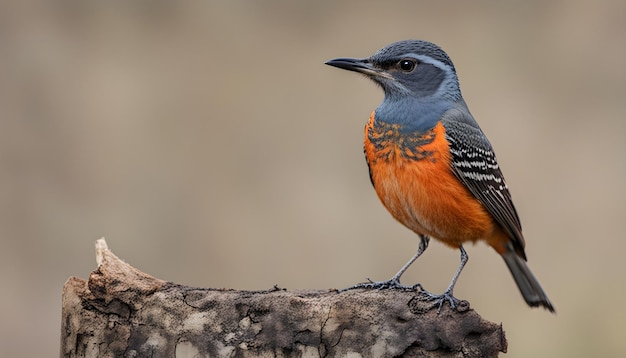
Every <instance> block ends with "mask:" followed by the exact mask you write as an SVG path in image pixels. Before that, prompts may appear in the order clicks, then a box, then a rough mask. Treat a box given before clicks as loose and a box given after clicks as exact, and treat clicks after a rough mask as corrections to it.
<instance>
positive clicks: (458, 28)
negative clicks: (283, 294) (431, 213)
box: [0, 0, 626, 357]
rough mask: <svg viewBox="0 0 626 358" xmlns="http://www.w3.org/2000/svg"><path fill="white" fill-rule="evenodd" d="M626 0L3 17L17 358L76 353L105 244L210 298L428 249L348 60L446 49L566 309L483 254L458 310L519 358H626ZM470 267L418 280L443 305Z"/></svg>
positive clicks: (3, 226)
mask: <svg viewBox="0 0 626 358" xmlns="http://www.w3.org/2000/svg"><path fill="white" fill-rule="evenodd" d="M625 18H626V2H624V1H593V2H590V1H584V0H561V1H546V2H542V1H502V2H491V1H472V2H465V1H432V2H422V1H419V2H418V1H397V2H380V1H379V2H372V3H364V2H362V1H346V2H332V1H316V2H305V1H263V2H255V1H248V2H242V1H223V2H199V1H195V2H173V1H112V2H106V1H60V2H53V1H47V2H44V1H42V2H34V1H19V0H12V1H11V0H8V1H3V2H2V3H0V240H1V242H0V243H1V247H0V280H1V282H2V294H0V356H2V357H17V356H20V357H43V356H54V355H57V354H58V349H59V337H60V325H61V322H60V316H61V312H60V307H61V290H62V287H63V284H64V282H65V281H66V280H67V278H68V277H70V276H80V277H83V278H86V277H88V275H89V273H90V271H92V270H93V269H95V258H94V241H95V240H96V239H98V238H100V237H102V236H104V237H106V239H107V242H108V244H109V247H110V248H111V249H112V250H113V251H114V252H115V253H116V254H117V255H118V256H120V257H122V258H123V259H125V260H126V261H128V262H130V263H131V264H133V265H134V266H136V267H138V268H139V269H141V270H143V271H145V272H148V273H150V274H152V275H154V276H156V277H159V278H162V279H165V280H170V281H175V282H178V283H183V284H188V285H194V286H201V287H229V288H235V289H264V288H269V287H271V286H273V285H274V284H278V285H280V286H281V287H286V288H288V289H303V288H317V289H325V288H337V287H339V288H340V287H346V286H349V285H351V284H354V283H356V282H360V281H363V280H364V279H365V277H371V278H372V279H377V280H382V279H386V278H388V277H390V276H391V275H393V274H394V273H395V272H396V271H397V269H398V268H399V267H400V266H401V265H403V264H404V263H405V261H406V260H407V259H408V258H409V257H410V256H412V255H413V253H414V252H415V250H416V248H417V243H418V240H417V238H416V237H415V235H414V234H412V233H411V232H410V231H408V230H407V229H405V228H404V227H402V226H401V225H399V224H397V223H396V222H394V220H393V219H392V218H391V217H390V215H389V214H388V213H387V212H386V211H385V209H384V208H383V207H382V205H381V204H380V203H379V202H378V199H377V198H376V195H375V194H374V191H373V190H372V188H371V186H370V183H369V179H368V175H367V167H366V164H365V161H364V159H363V153H362V135H363V134H362V130H363V126H364V124H365V122H366V120H367V118H368V116H369V114H370V112H371V111H372V110H373V109H374V108H375V107H376V106H377V105H378V103H379V102H380V101H381V99H382V93H381V92H380V90H379V89H378V88H377V87H376V86H375V85H374V84H373V83H370V82H369V81H367V80H366V79H364V78H361V77H359V76H357V75H355V74H353V73H349V72H346V71H340V70H338V69H336V68H331V67H328V66H325V65H324V64H323V63H324V61H326V60H328V59H331V58H334V57H345V56H354V57H366V56H368V55H370V54H371V53H373V52H374V51H375V50H377V49H378V48H380V47H382V46H384V45H386V44H388V43H390V42H393V41H397V40H401V39H407V38H421V39H427V40H430V41H433V42H436V43H438V44H440V45H441V46H442V47H443V48H444V49H445V50H446V51H447V52H448V53H449V54H450V56H451V57H452V59H453V61H454V62H455V64H456V67H457V71H458V73H459V76H460V81H461V87H462V90H463V93H464V96H465V99H466V101H467V102H468V104H469V106H470V109H471V110H472V113H473V114H474V116H475V117H476V118H477V120H478V121H479V123H480V124H481V126H482V128H483V130H484V131H485V132H486V133H487V135H488V136H489V138H490V139H491V141H492V144H493V145H494V147H495V149H496V151H497V154H498V157H499V160H500V163H501V166H502V167H503V170H504V173H505V174H506V176H507V180H508V183H509V186H510V187H511V190H512V193H513V196H514V199H515V202H516V204H517V207H518V211H519V213H520V215H521V218H522V222H523V225H524V232H525V234H526V238H527V254H528V257H529V264H530V266H531V268H532V269H533V270H534V272H535V274H536V275H537V276H538V277H539V278H540V281H541V282H542V284H543V285H544V288H545V289H546V291H547V292H548V293H549V295H550V297H551V299H552V301H553V302H554V304H555V307H556V309H557V315H556V316H554V315H551V314H549V313H548V312H547V311H543V310H538V309H534V310H533V309H530V308H528V307H527V306H526V305H525V303H524V302H523V300H522V298H521V296H520V295H519V293H518V291H517V288H516V287H515V285H514V283H513V280H512V279H511V277H510V276H509V273H508V271H507V269H506V268H505V265H504V263H503V262H502V261H501V259H500V258H499V257H498V256H497V255H496V254H495V253H494V252H493V251H492V250H491V249H489V248H488V247H487V246H485V245H484V244H478V245H476V246H470V247H468V253H469V255H470V261H469V264H468V265H467V267H466V269H465V271H464V272H463V275H462V276H461V279H460V281H459V284H458V285H457V289H456V291H455V293H456V294H457V296H458V297H460V298H463V299H467V300H469V301H470V302H471V305H472V307H473V308H474V309H476V310H477V311H478V312H479V313H480V314H482V315H483V317H485V318H486V319H489V320H491V321H495V322H502V324H503V326H504V329H505V330H506V333H507V338H508V341H509V353H508V354H507V356H509V357H590V356H598V357H600V356H602V357H617V356H626V346H625V345H624V343H623V341H624V339H623V336H624V332H626V307H625V306H624V302H625V294H626V278H625V274H626V260H625V258H624V257H625V255H626V254H625V252H626V237H625V235H624V230H623V224H624V220H625V219H624V214H626V190H625V183H626V160H625V154H626V136H625V135H626V120H625V115H626V66H625V65H626V41H625V38H626V21H624V19H625ZM457 262H458V252H455V251H453V250H449V249H447V248H446V247H444V246H443V245H441V244H438V243H432V244H431V246H430V248H429V250H428V251H427V253H426V254H425V255H424V256H423V257H422V258H421V259H420V260H419V261H418V262H417V263H416V264H415V265H414V266H413V267H412V268H411V270H410V271H409V272H407V273H406V275H405V276H404V277H403V281H404V282H405V283H407V284H408V283H414V282H418V281H419V282H422V284H423V285H424V286H425V287H426V288H427V289H429V290H431V291H435V292H438V291H442V290H443V289H444V288H445V287H446V286H447V284H448V282H449V279H450V277H451V275H452V273H453V272H454V270H455V269H456V265H457Z"/></svg>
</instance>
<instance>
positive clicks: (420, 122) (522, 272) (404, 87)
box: [326, 40, 554, 312]
mask: <svg viewBox="0 0 626 358" xmlns="http://www.w3.org/2000/svg"><path fill="white" fill-rule="evenodd" d="M326 64H327V65H330V66H334V67H338V68H341V69H345V70H349V71H355V72H359V73H361V74H364V75H366V76H367V77H369V78H370V79H372V80H373V81H374V82H376V83H377V84H378V85H380V87H381V88H382V89H383V91H384V93H385V98H384V100H383V102H382V103H381V104H380V105H379V106H378V108H376V110H374V111H373V112H372V114H371V116H370V119H369V121H368V123H367V124H366V126H365V145H364V152H365V157H366V159H367V164H368V167H369V175H370V180H371V182H372V184H373V186H374V189H375V190H376V194H377V195H378V197H379V199H380V200H381V202H382V203H383V205H384V206H385V207H386V208H387V210H388V211H389V212H390V213H391V215H392V216H393V217H394V218H395V219H396V220H398V221H399V222H400V223H402V224H403V225H404V226H406V227H407V228H409V229H410V230H412V231H413V232H415V233H416V234H417V235H418V236H419V237H420V244H419V248H418V250H417V253H416V254H415V255H414V256H413V257H412V258H411V259H410V260H409V261H408V262H407V263H406V264H405V265H404V266H403V267H402V268H401V269H400V271H398V273H397V274H396V275H395V276H393V277H392V278H391V279H390V280H388V281H383V282H373V281H370V282H366V283H362V284H358V285H356V286H353V287H351V289H352V288H378V289H387V288H390V289H415V288H416V287H418V286H419V287H420V288H421V285H419V284H417V285H415V286H404V285H402V284H400V276H402V274H403V273H404V272H405V271H406V270H407V269H408V268H409V266H410V265H411V264H412V263H413V262H414V261H415V260H416V259H417V258H418V257H419V256H420V255H421V254H422V253H423V252H424V251H425V250H426V248H427V247H428V243H429V241H430V238H431V237H432V238H434V239H436V240H439V241H441V242H443V243H444V244H446V245H448V246H450V247H452V248H457V249H459V250H460V251H461V261H460V264H459V266H458V269H457V271H456V272H455V274H454V276H453V277H452V281H451V282H450V285H449V286H448V288H447V289H446V290H445V292H444V293H442V294H439V295H438V294H432V293H429V292H427V291H425V290H422V293H423V294H425V295H427V299H429V300H433V301H435V302H436V303H437V304H438V305H439V308H438V310H441V306H442V305H443V303H444V302H446V301H448V302H449V303H450V305H451V307H453V308H455V307H456V306H457V305H458V304H459V303H460V300H458V299H457V298H455V297H454V296H453V290H454V285H455V283H456V281H457V279H458V278H459V275H460V274H461V271H462V270H463V267H464V266H465V263H466V262H467V260H468V256H467V253H466V252H465V249H464V248H463V244H464V243H466V242H476V241H479V240H483V241H484V242H486V243H487V244H488V245H489V246H491V247H492V248H493V249H494V250H495V251H496V252H497V253H498V254H500V255H501V256H502V258H503V259H504V262H505V263H506V265H507V266H508V268H509V270H510V271H511V274H512V275H513V279H514V280H515V283H516V284H517V286H518V287H519V290H520V292H521V294H522V296H523V297H524V300H525V301H526V303H528V305H529V306H531V307H536V306H542V307H544V308H546V309H548V310H549V311H551V312H554V307H553V306H552V303H550V300H549V299H548V296H547V295H546V293H545V292H544V291H543V289H542V288H541V285H540V284H539V282H538V281H537V279H536V278H535V276H534V275H533V274H532V272H531V271H530V269H529V268H528V266H527V265H526V253H525V252H524V247H525V241H524V236H523V235H522V227H521V224H520V220H519V217H518V214H517V211H516V210H515V206H514V205H513V201H512V199H511V194H510V193H509V189H508V187H507V184H506V182H505V180H504V176H503V175H502V171H501V170H500V167H499V166H498V162H497V160H496V156H495V153H494V151H493V148H492V146H491V144H490V143H489V140H488V139H487V137H486V136H485V134H484V133H483V132H482V130H481V129H480V127H479V126H478V123H476V121H475V120H474V117H472V115H471V113H470V111H469V109H468V107H467V105H466V104H465V101H464V100H463V97H462V95H461V90H460V87H459V80H458V77H457V74H456V70H455V68H454V65H453V64H452V61H451V60H450V57H448V55H447V54H446V53H445V52H444V51H443V50H442V49H441V48H440V47H439V46H437V45H435V44H433V43H430V42H427V41H421V40H406V41H399V42H395V43H392V44H390V45H388V46H386V47H384V48H382V49H380V50H378V51H377V52H376V53H374V54H373V55H372V56H371V57H369V58H364V59H355V58H337V59H334V60H330V61H328V62H326Z"/></svg>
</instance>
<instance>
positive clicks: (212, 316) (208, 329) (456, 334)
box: [61, 239, 507, 357]
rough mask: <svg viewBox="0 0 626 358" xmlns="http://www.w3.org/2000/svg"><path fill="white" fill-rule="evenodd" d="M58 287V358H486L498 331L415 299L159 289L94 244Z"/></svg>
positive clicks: (500, 346)
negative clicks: (91, 267) (77, 272)
mask: <svg viewBox="0 0 626 358" xmlns="http://www.w3.org/2000/svg"><path fill="white" fill-rule="evenodd" d="M96 257H97V261H98V269H97V270H96V271H94V272H92V273H91V275H90V277H89V280H88V281H85V280H83V279H80V278H76V277H71V278H70V279H68V281H67V282H66V283H65V286H64V287H63V309H62V318H63V319H62V327H61V356H62V357H495V356H497V355H498V354H499V352H506V348H507V343H506V339H505V336H504V331H503V330H502V326H501V325H498V324H494V323H491V322H488V321H486V320H484V319H482V318H481V317H480V316H479V315H478V314H477V313H476V312H475V311H474V310H472V309H469V304H467V305H464V306H460V307H459V308H457V309H456V310H453V309H451V308H450V306H449V305H448V304H445V305H444V306H443V308H442V310H441V313H440V314H437V308H436V307H435V306H433V305H432V303H430V302H425V301H423V300H421V299H420V296H419V295H417V294H416V292H406V291H399V290H364V289H358V290H350V291H345V292H338V291H337V290H325V291H314V290H308V291H287V290H284V289H280V288H278V287H274V288H272V289H269V290H267V291H236V290H229V289H210V288H209V289H207V288H194V287H188V286H184V285H178V284H175V283H171V282H165V281H162V280H159V279H157V278H154V277H152V276H150V275H147V274H145V273H143V272H141V271H139V270H137V269H135V268H134V267H132V266H130V265H129V264H127V263H125V262H123V261H122V260H120V259H119V258H118V257H116V256H115V255H114V254H113V253H112V252H111V251H109V250H108V248H107V246H106V242H105V241H104V239H100V240H98V241H97V242H96Z"/></svg>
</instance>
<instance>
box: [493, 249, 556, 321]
mask: <svg viewBox="0 0 626 358" xmlns="http://www.w3.org/2000/svg"><path fill="white" fill-rule="evenodd" d="M502 258H503V259H504V262H506V265H507V266H508V267H509V270H510V271H511V274H512V275H513V279H515V283H516V284H517V287H518V288H519V290H520V292H521V293H522V296H524V300H525V301H526V303H528V305H529V306H531V307H537V306H543V307H544V308H546V309H547V310H549V311H550V312H552V313H554V307H552V303H551V302H550V299H548V295H546V293H545V292H543V289H542V288H541V285H540V284H539V281H537V279H536V278H535V275H533V273H532V272H531V271H530V269H529V268H528V266H527V265H526V262H525V261H524V259H522V258H521V257H519V256H518V255H517V254H516V253H515V252H514V251H508V252H506V253H504V254H503V255H502Z"/></svg>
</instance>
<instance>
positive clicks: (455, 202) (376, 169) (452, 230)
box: [365, 113, 499, 247]
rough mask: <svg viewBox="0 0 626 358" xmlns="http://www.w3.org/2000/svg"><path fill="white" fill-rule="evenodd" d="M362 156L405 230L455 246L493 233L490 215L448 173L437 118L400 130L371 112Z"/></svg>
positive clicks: (448, 163) (448, 157)
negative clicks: (422, 127) (418, 128)
mask: <svg viewBox="0 0 626 358" xmlns="http://www.w3.org/2000/svg"><path fill="white" fill-rule="evenodd" d="M365 155H366V158H367V162H368V165H369V167H370V175H371V179H372V183H373V184H374V187H375V189H376V193H377V194H378V197H379V198H380V200H381V201H382V203H383V204H384V205H385V207H386V208H387V210H389V212H390V213H391V215H393V217H394V218H396V219H397V220H398V221H400V222H401V223H402V224H404V225H405V226H406V227H408V228H409V229H411V230H413V231H414V232H416V233H418V234H423V235H428V236H431V237H433V238H435V239H439V240H440V241H443V242H444V243H447V244H449V245H451V246H455V247H458V246H459V245H461V244H462V243H463V242H466V241H476V240H478V239H487V238H489V237H491V236H493V235H494V230H496V229H497V225H496V224H495V223H494V220H493V219H492V217H491V216H490V215H489V213H487V211H486V210H485V209H484V207H483V206H482V204H481V203H480V202H479V201H478V200H477V199H476V198H475V197H474V196H473V195H472V194H471V193H470V192H469V190H468V189H467V188H466V187H465V186H464V185H463V184H462V183H461V182H460V181H459V180H458V179H457V178H456V177H455V175H454V173H453V172H452V169H451V154H450V150H449V144H448V141H447V140H446V138H445V128H444V126H443V125H442V124H441V122H438V123H437V125H436V126H435V127H434V128H432V129H431V130H428V131H426V132H424V133H420V132H414V133H404V132H401V131H400V127H399V125H397V124H388V123H384V122H378V123H375V122H374V113H372V116H371V117H370V121H369V122H368V124H367V125H366V127H365ZM498 231H499V230H498Z"/></svg>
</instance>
